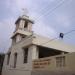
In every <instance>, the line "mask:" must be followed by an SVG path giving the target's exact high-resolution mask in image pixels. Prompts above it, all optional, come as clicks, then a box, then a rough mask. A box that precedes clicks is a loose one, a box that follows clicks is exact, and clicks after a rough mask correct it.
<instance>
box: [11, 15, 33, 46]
mask: <svg viewBox="0 0 75 75" xmlns="http://www.w3.org/2000/svg"><path fill="white" fill-rule="evenodd" d="M33 23H34V22H33V21H32V20H31V19H30V18H29V16H27V15H22V16H20V17H19V18H18V19H17V21H16V22H15V25H16V28H15V31H14V33H13V36H12V45H13V44H15V43H18V42H19V41H21V40H22V39H24V38H26V37H27V36H30V35H32V24H33Z"/></svg>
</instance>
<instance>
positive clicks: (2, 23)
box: [0, 0, 75, 52]
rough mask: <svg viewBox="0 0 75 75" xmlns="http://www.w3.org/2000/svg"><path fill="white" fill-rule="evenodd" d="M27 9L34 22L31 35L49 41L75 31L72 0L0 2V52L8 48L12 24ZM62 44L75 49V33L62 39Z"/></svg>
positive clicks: (74, 8)
mask: <svg viewBox="0 0 75 75" xmlns="http://www.w3.org/2000/svg"><path fill="white" fill-rule="evenodd" d="M22 9H26V10H27V12H28V15H29V16H30V18H31V19H33V20H34V24H33V27H32V30H33V31H34V33H36V34H39V35H42V36H45V37H48V38H50V39H52V38H55V37H58V36H59V33H61V32H62V33H66V32H69V31H71V30H75V0H0V52H6V51H7V50H8V48H9V47H10V45H11V42H12V41H11V39H10V38H11V36H12V34H13V32H14V29H15V21H16V20H17V19H18V17H19V16H21V15H22V14H23V10H22ZM62 41H63V42H65V43H68V44H71V45H75V31H74V32H71V33H69V34H67V35H65V36H64V39H63V40H62Z"/></svg>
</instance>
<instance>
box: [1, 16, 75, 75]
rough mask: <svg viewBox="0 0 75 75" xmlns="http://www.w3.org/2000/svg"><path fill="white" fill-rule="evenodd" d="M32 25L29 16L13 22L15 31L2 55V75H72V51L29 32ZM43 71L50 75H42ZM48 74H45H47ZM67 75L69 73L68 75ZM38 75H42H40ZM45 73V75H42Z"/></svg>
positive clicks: (74, 57)
mask: <svg viewBox="0 0 75 75" xmlns="http://www.w3.org/2000/svg"><path fill="white" fill-rule="evenodd" d="M33 23H34V22H33V21H32V20H31V19H30V18H29V16H26V15H22V16H20V17H19V18H18V20H17V21H16V22H15V24H16V29H15V32H14V33H13V35H12V37H11V38H12V45H11V47H10V48H9V50H8V52H7V53H6V55H5V60H4V64H3V69H2V75H50V72H53V73H54V72H55V74H51V75H56V73H58V72H59V73H58V75H60V73H62V72H64V73H66V72H67V73H66V75H72V73H75V53H74V52H73V53H69V52H67V51H69V50H73V51H74V50H75V47H73V46H70V45H67V44H64V43H63V42H62V41H59V40H54V41H51V42H48V43H46V44H43V43H45V42H47V41H49V40H50V39H48V38H45V37H42V36H39V35H36V34H34V33H33V32H32V24H33ZM45 71H46V72H47V71H48V72H49V74H45ZM41 72H42V73H41ZM48 72H47V73H48ZM69 72H70V73H69ZM40 73H41V74H40ZM43 73H44V74H43Z"/></svg>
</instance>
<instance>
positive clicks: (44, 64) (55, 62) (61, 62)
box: [33, 55, 66, 69]
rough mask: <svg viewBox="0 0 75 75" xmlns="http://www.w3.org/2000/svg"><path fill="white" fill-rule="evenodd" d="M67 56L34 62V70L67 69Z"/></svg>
mask: <svg viewBox="0 0 75 75" xmlns="http://www.w3.org/2000/svg"><path fill="white" fill-rule="evenodd" d="M65 60H66V59H65V55H57V56H52V57H47V58H40V59H36V60H34V61H33V69H50V68H51V69H53V68H65V65H66V62H65Z"/></svg>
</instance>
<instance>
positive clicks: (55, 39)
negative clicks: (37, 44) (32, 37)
mask: <svg viewBox="0 0 75 75" xmlns="http://www.w3.org/2000/svg"><path fill="white" fill-rule="evenodd" d="M74 31H75V30H71V31H68V32H66V33H64V36H65V35H68V34H70V33H72V32H74ZM58 38H59V37H55V38H53V39H51V40H49V41H47V42H44V43H41V45H44V44H47V43H49V42H52V41H54V40H56V39H58Z"/></svg>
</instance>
